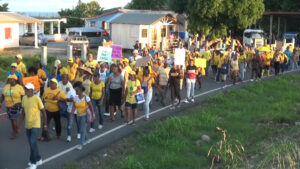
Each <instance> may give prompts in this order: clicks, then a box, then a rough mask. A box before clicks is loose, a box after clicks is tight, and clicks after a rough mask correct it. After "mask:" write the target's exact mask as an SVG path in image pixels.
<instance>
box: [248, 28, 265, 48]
mask: <svg viewBox="0 0 300 169" xmlns="http://www.w3.org/2000/svg"><path fill="white" fill-rule="evenodd" d="M264 41H265V36H264V31H263V30H260V29H246V30H245V31H244V33H243V43H245V44H246V45H248V46H254V47H260V46H263V45H264Z"/></svg>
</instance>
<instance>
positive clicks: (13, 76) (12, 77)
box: [7, 75, 18, 80]
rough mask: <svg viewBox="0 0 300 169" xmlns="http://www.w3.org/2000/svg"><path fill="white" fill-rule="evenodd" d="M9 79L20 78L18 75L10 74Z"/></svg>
mask: <svg viewBox="0 0 300 169" xmlns="http://www.w3.org/2000/svg"><path fill="white" fill-rule="evenodd" d="M7 78H8V79H15V80H18V77H17V76H16V75H10V76H8V77H7Z"/></svg>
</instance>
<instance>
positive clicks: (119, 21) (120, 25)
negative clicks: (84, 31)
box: [82, 9, 188, 49]
mask: <svg viewBox="0 0 300 169" xmlns="http://www.w3.org/2000/svg"><path fill="white" fill-rule="evenodd" d="M82 19H83V20H84V21H85V27H96V28H102V29H105V30H106V31H107V32H108V33H109V34H110V36H111V39H112V41H113V42H114V44H119V45H122V46H123V48H126V49H133V45H134V44H135V42H136V41H137V40H139V42H140V43H141V47H144V46H145V45H146V44H147V45H149V46H155V47H160V48H164V49H165V48H168V46H169V45H170V43H171V42H170V41H171V40H170V38H171V36H170V35H171V34H172V35H174V36H172V37H173V38H174V37H175V38H176V37H181V39H184V40H186V39H187V36H188V35H187V31H186V30H187V18H186V16H185V15H180V14H176V13H174V12H172V11H151V10H129V9H116V10H112V11H110V12H106V13H104V14H101V15H98V16H95V17H89V18H82Z"/></svg>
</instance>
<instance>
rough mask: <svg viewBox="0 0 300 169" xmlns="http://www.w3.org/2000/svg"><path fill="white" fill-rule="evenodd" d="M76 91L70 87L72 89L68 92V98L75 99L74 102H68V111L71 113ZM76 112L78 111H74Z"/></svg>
mask: <svg viewBox="0 0 300 169" xmlns="http://www.w3.org/2000/svg"><path fill="white" fill-rule="evenodd" d="M76 96H77V95H76V91H75V90H74V89H70V91H69V92H68V93H67V98H68V99H73V102H67V105H68V109H67V111H68V112H69V113H71V112H72V108H73V104H74V99H75V97H76ZM74 114H77V111H75V112H74Z"/></svg>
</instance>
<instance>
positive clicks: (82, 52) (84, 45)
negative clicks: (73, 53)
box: [81, 44, 87, 61]
mask: <svg viewBox="0 0 300 169" xmlns="http://www.w3.org/2000/svg"><path fill="white" fill-rule="evenodd" d="M86 56H87V49H86V44H82V46H81V59H82V60H84V61H86Z"/></svg>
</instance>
